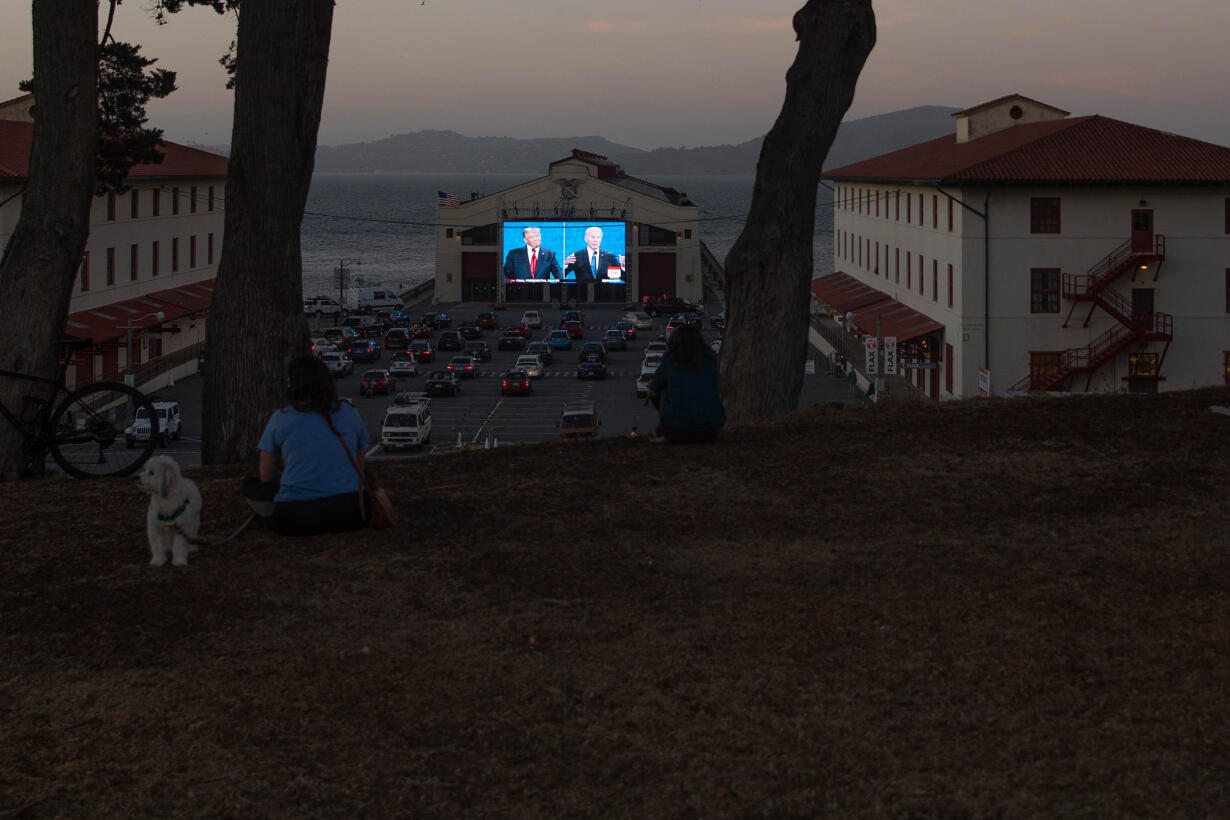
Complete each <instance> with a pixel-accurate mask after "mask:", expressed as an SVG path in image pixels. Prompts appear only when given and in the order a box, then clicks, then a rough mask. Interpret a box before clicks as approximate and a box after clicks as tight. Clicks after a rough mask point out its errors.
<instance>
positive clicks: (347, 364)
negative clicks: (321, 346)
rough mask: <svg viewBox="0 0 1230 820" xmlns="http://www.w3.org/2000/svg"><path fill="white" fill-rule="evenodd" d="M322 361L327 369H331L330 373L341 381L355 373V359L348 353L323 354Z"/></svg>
mask: <svg viewBox="0 0 1230 820" xmlns="http://www.w3.org/2000/svg"><path fill="white" fill-rule="evenodd" d="M320 360H321V361H322V362H324V363H325V367H327V368H329V372H330V373H332V374H333V375H334V376H336V377H338V378H339V379H340V378H341V377H342V376H349V375H350V374H351V373H353V372H354V359H352V358H350V355H349V354H347V353H343V352H341V351H338V352H337V353H322V354H321V356H320Z"/></svg>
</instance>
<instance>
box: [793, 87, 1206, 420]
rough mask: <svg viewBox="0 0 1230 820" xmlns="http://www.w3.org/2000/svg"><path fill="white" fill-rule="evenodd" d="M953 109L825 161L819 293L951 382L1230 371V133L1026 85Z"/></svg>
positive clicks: (917, 372) (1067, 381) (1195, 379)
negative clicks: (1202, 137)
mask: <svg viewBox="0 0 1230 820" xmlns="http://www.w3.org/2000/svg"><path fill="white" fill-rule="evenodd" d="M953 116H954V117H955V118H956V128H955V129H954V133H953V134H950V135H948V136H945V137H940V138H938V139H934V140H930V141H928V142H923V143H920V144H918V145H913V146H910V147H908V148H904V149H902V150H900V151H894V152H892V153H889V154H884V155H882V156H878V157H874V158H872V159H868V160H864V161H862V162H856V163H853V164H851V165H846V166H844V167H841V168H834V169H830V170H827V171H825V173H824V174H823V177H824V178H825V179H829V180H832V181H833V182H834V183H835V184H834V205H833V207H834V219H833V227H834V260H833V261H834V264H833V268H834V271H835V272H834V273H833V274H830V275H828V276H824V277H820V278H819V279H817V280H816V281H815V282H814V283H813V292H815V294H816V296H817V299H818V301H820V302H821V303H822V304H823V305H824V306H825V307H827V308H828V309H829V310H831V311H832V312H833V313H834V314H837V315H843V316H844V315H846V314H852V315H851V316H850V319H851V321H852V322H853V325H854V328H853V329H854V330H855V332H857V333H862V334H867V335H874V334H875V333H876V327H875V325H876V322H877V320H878V321H879V324H880V331H881V335H883V336H887V335H890V334H889V333H887V332H885V331H886V329H885V322H886V320H887V321H891V322H892V323H893V325H894V327H893V328H890V329H893V330H897V329H899V330H900V333H899V334H898V337H897V344H898V355H899V358H900V359H901V364H902V365H904V366H907V367H908V368H909V369H908V370H906V371H905V372H906V375H907V376H908V377H909V378H910V379H911V381H912V382H913V383H914V384H915V385H916V386H918V387H919V388H921V389H922V390H923V392H925V393H926V394H927V395H928V396H931V397H933V398H958V397H965V396H973V395H978V393H979V388H980V379H981V384H982V385H983V387H985V386H986V385H987V383H988V382H989V384H990V387H991V390H992V392H994V393H1004V392H1012V391H1015V390H1030V389H1032V390H1071V391H1093V392H1116V391H1135V392H1153V391H1155V390H1158V389H1170V390H1175V389H1188V388H1193V387H1201V386H1207V385H1212V384H1226V383H1230V148H1225V147H1222V146H1219V145H1213V144H1210V143H1207V142H1201V141H1199V140H1194V139H1189V138H1187V137H1182V136H1178V135H1175V134H1169V133H1166V132H1163V131H1157V130H1154V129H1150V128H1144V127H1142V126H1138V125H1133V124H1131V123H1126V122H1121V121H1119V120H1115V119H1110V118H1107V117H1101V116H1082V117H1070V116H1069V115H1068V112H1066V111H1063V110H1061V109H1058V108H1055V107H1053V106H1049V105H1046V104H1045V103H1041V102H1038V101H1037V100H1032V99H1030V98H1028V97H1023V96H1021V95H1017V94H1014V95H1010V96H1007V97H1002V98H1000V99H998V100H993V101H991V102H988V103H984V104H982V105H978V106H975V107H973V108H969V109H966V110H964V111H960V112H958V113H956V114H954V115H953ZM854 301H857V302H858V303H859V304H857V305H856V304H854ZM847 303H848V304H847ZM900 334H913V335H912V336H910V337H907V336H902V335H900ZM988 376H989V378H988Z"/></svg>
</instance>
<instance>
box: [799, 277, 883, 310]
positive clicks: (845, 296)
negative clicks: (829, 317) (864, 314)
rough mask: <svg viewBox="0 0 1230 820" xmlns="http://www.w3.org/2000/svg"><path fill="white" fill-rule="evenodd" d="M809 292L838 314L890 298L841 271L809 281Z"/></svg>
mask: <svg viewBox="0 0 1230 820" xmlns="http://www.w3.org/2000/svg"><path fill="white" fill-rule="evenodd" d="M811 292H812V293H814V294H816V298H817V299H819V300H820V301H821V302H823V303H824V304H826V305H828V306H829V307H831V308H832V309H833V310H835V311H836V312H838V313H846V312H847V311H851V310H855V309H857V308H860V307H864V306H865V305H870V304H874V303H875V302H879V301H882V300H884V299H890V298H891V297H890V296H889V295H888V294H887V293H884V292H882V291H878V290H876V289H875V288H873V287H871V286H869V285H865V284H863V283H862V282H860V281H858V280H857V279H855V278H854V277H853V276H850V275H849V274H846V273H842V272H841V271H837V272H836V273H830V274H828V275H827V276H821V277H819V278H816V279H813V280H811Z"/></svg>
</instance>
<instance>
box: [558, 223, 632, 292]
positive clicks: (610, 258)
mask: <svg viewBox="0 0 1230 820" xmlns="http://www.w3.org/2000/svg"><path fill="white" fill-rule="evenodd" d="M623 267H624V257H623V255H622V254H620V255H619V256H616V255H615V254H613V253H611V252H609V251H604V250H602V229H601V228H599V227H596V226H595V227H590V228H587V229H586V230H585V247H584V248H582V249H581V250H579V251H573V252H572V253H570V254H568V256H566V257H565V258H564V278H565V279H567V280H569V281H573V280H576V281H577V282H594V281H598V282H609V281H616V282H622V281H623V278H622V277H623ZM611 268H617V269H619V277H615V278H612V277H611V276H610V271H611Z"/></svg>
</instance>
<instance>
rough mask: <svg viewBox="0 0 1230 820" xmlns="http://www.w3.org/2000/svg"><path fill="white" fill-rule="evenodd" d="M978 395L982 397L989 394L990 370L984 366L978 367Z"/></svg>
mask: <svg viewBox="0 0 1230 820" xmlns="http://www.w3.org/2000/svg"><path fill="white" fill-rule="evenodd" d="M978 395H979V396H982V397H983V398H984V399H985V398H987V397H989V396H990V395H991V371H990V370H987V369H986V368H985V367H980V368H978Z"/></svg>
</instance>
